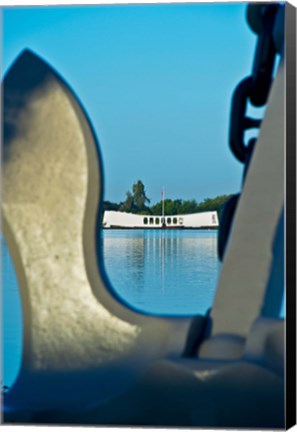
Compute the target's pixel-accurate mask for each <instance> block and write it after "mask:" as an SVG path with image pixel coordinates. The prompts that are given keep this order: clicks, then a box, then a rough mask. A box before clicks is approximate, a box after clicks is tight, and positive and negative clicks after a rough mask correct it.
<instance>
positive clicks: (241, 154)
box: [229, 3, 281, 163]
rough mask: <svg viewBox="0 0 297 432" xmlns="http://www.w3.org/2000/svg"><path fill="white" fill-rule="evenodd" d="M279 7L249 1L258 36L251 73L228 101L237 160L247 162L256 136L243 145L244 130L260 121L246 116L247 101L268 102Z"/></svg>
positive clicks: (259, 104) (249, 14)
mask: <svg viewBox="0 0 297 432" xmlns="http://www.w3.org/2000/svg"><path fill="white" fill-rule="evenodd" d="M280 8H281V6H280V5H279V4H277V3H269V4H267V3H251V4H249V5H248V9H247V20H248V23H249V25H250V27H251V28H252V30H253V31H254V32H255V33H256V34H257V35H258V40H257V45H256V52H255V57H254V63H253V69H252V74H251V75H250V76H249V77H247V78H245V79H243V80H242V81H241V82H240V83H239V84H238V86H237V87H236V89H235V91H234V93H233V97H232V103H231V117H230V132H229V145H230V147H231V150H232V152H233V154H234V156H235V157H236V158H237V159H238V160H239V161H240V162H243V163H244V162H246V160H247V158H249V157H250V152H251V149H252V148H253V147H254V142H255V138H252V139H251V140H249V142H248V143H247V144H245V132H246V131H247V130H249V129H257V128H259V127H260V126H261V120H258V119H254V118H251V117H248V116H247V115H246V113H247V109H248V103H250V104H251V105H253V106H254V107H263V106H264V105H266V103H267V99H268V95H269V91H270V88H271V83H272V80H273V69H274V64H275V59H276V54H277V51H278V50H279V47H278V46H276V43H275V37H274V32H275V21H276V17H277V15H278V13H279V10H280Z"/></svg>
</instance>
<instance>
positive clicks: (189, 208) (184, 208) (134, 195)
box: [103, 180, 233, 218]
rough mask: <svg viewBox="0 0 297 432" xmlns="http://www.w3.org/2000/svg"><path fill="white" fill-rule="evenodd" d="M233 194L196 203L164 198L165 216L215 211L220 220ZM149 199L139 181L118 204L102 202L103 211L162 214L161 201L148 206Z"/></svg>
mask: <svg viewBox="0 0 297 432" xmlns="http://www.w3.org/2000/svg"><path fill="white" fill-rule="evenodd" d="M232 195H233V194H228V195H219V196H217V197H215V198H205V199H204V200H203V201H202V202H200V203H198V202H197V201H196V200H195V199H192V200H183V199H175V200H172V199H170V198H166V199H165V200H164V213H165V215H177V214H188V213H201V212H206V211H217V212H218V216H219V218H220V215H221V212H222V209H223V206H224V204H225V202H226V201H227V200H228V199H229V198H231V197H232ZM149 204H150V199H149V198H148V197H147V195H146V192H145V186H144V184H143V183H142V181H141V180H138V181H137V182H135V183H134V184H133V186H132V191H131V192H130V191H128V192H127V193H126V199H125V200H124V201H123V202H120V203H118V204H117V203H113V202H110V201H104V203H103V210H104V211H105V210H114V211H123V212H127V213H136V214H151V215H156V216H158V215H161V214H162V200H160V201H159V202H157V203H156V204H154V205H151V206H149Z"/></svg>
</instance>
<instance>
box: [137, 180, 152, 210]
mask: <svg viewBox="0 0 297 432" xmlns="http://www.w3.org/2000/svg"><path fill="white" fill-rule="evenodd" d="M132 191H133V202H134V205H135V207H136V209H137V210H138V211H143V210H146V206H145V204H146V203H148V204H149V203H150V202H151V201H150V199H149V198H148V197H147V196H146V193H145V187H144V184H143V183H142V181H141V180H138V181H137V182H136V183H134V184H133V187H132Z"/></svg>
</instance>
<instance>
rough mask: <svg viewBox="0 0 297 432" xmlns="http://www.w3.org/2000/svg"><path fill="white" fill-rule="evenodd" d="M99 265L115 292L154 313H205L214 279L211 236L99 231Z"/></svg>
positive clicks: (214, 246) (204, 233)
mask: <svg viewBox="0 0 297 432" xmlns="http://www.w3.org/2000/svg"><path fill="white" fill-rule="evenodd" d="M103 248H104V261H105V267H106V271H107V274H108V276H109V278H110V281H111V283H112V285H113V287H114V289H115V290H116V291H117V293H118V294H119V295H120V296H121V297H122V298H124V299H125V300H126V301H127V302H128V303H130V304H131V305H132V306H134V307H137V308H138V309H141V310H143V311H145V312H150V313H158V314H165V315H168V314H179V315H184V314H191V315H192V314H197V313H205V312H206V310H207V309H208V308H209V307H210V305H211V303H212V300H213V296H214V290H215V286H216V281H217V275H218V259H217V232H216V231H206V230H205V231H198V230H197V231H183V230H105V231H104V232H103Z"/></svg>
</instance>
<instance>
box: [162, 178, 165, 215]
mask: <svg viewBox="0 0 297 432" xmlns="http://www.w3.org/2000/svg"><path fill="white" fill-rule="evenodd" d="M164 207H165V206H164V186H163V189H162V218H163V221H164V215H165V208H164Z"/></svg>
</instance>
